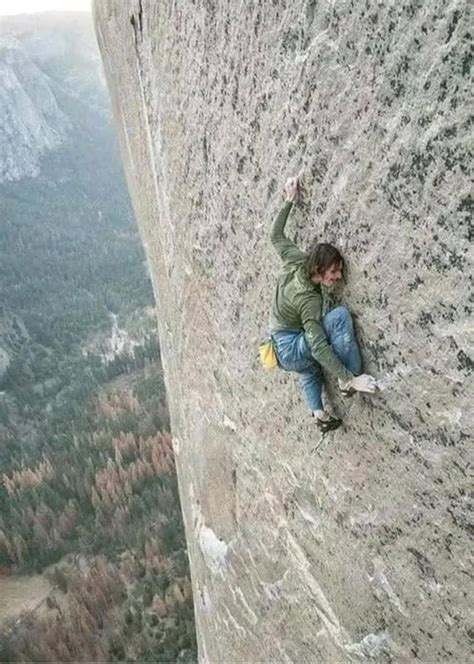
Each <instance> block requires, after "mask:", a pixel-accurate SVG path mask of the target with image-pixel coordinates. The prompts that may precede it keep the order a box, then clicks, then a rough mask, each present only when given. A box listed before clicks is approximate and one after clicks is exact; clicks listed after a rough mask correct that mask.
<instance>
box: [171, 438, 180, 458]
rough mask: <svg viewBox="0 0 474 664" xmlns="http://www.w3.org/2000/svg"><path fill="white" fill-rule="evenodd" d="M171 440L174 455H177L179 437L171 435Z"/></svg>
mask: <svg viewBox="0 0 474 664" xmlns="http://www.w3.org/2000/svg"><path fill="white" fill-rule="evenodd" d="M172 442H173V452H174V455H175V456H178V455H179V446H180V442H179V438H177V437H176V436H173V438H172Z"/></svg>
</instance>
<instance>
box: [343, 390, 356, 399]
mask: <svg viewBox="0 0 474 664" xmlns="http://www.w3.org/2000/svg"><path fill="white" fill-rule="evenodd" d="M340 393H341V395H342V396H343V397H345V398H346V399H347V398H348V397H353V396H354V394H355V393H356V390H354V388H353V387H350V388H349V389H348V390H340Z"/></svg>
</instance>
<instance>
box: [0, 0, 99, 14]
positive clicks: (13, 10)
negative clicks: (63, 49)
mask: <svg viewBox="0 0 474 664" xmlns="http://www.w3.org/2000/svg"><path fill="white" fill-rule="evenodd" d="M91 2H92V0H0V16H2V15H3V16H5V14H36V13H37V12H46V11H51V10H54V9H62V10H68V9H70V10H75V11H77V10H78V9H79V10H82V11H90V8H91Z"/></svg>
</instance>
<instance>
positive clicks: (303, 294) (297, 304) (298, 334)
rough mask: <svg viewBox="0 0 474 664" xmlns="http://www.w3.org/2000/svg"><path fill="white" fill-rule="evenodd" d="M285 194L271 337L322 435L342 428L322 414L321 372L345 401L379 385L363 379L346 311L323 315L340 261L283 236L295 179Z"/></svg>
mask: <svg viewBox="0 0 474 664" xmlns="http://www.w3.org/2000/svg"><path fill="white" fill-rule="evenodd" d="M285 191H286V195H287V196H286V201H285V204H284V206H283V208H282V209H281V210H280V212H279V214H278V216H277V217H276V219H275V221H274V223H273V226H272V231H271V241H272V244H273V246H274V247H275V249H276V250H277V252H278V255H279V256H280V258H281V259H282V260H283V269H282V271H281V273H280V274H279V276H278V278H277V284H276V289H275V294H274V298H273V304H272V310H271V315H270V333H271V337H272V339H273V344H274V347H275V351H276V355H277V360H278V365H279V367H280V368H281V369H284V370H285V371H295V372H297V373H298V374H299V377H300V381H301V386H302V389H303V394H304V397H305V399H306V402H307V404H308V406H309V407H310V409H311V411H312V414H313V416H314V417H315V418H316V422H317V425H318V427H319V429H320V431H322V432H323V433H326V432H327V431H330V430H333V429H337V428H338V427H339V426H340V425H341V423H342V422H341V420H340V419H338V418H336V417H333V416H331V415H330V414H329V413H327V412H326V411H325V410H324V408H323V405H322V399H321V392H322V380H323V377H322V372H321V367H324V369H326V370H327V371H328V372H329V373H331V374H333V375H334V376H335V377H336V378H337V379H338V385H339V389H340V390H341V392H342V394H343V395H345V396H350V395H352V394H353V393H354V392H356V391H358V392H368V393H373V392H375V390H376V388H377V384H376V381H375V378H373V377H372V376H369V375H368V374H362V373H361V369H362V362H361V357H360V352H359V347H358V345H357V341H356V338H355V335H354V326H353V323H352V318H351V314H350V313H349V311H348V310H347V309H346V308H345V307H341V306H339V307H336V308H334V309H332V310H330V311H329V312H328V313H327V314H326V315H324V316H323V315H322V308H323V293H322V289H321V287H322V286H324V287H330V286H332V285H333V284H335V283H337V282H338V281H340V280H341V279H342V274H343V270H344V259H343V258H342V256H341V254H340V253H339V251H338V250H337V249H336V248H335V247H333V246H332V245H330V244H326V243H314V244H313V246H312V248H311V250H310V251H309V253H305V252H303V251H301V250H300V249H298V247H297V246H296V245H295V244H294V243H293V242H292V241H291V240H289V239H288V238H287V237H286V236H285V234H284V229H285V224H286V221H287V219H288V215H289V213H290V210H291V208H292V206H293V203H294V202H295V201H296V200H297V199H298V197H299V196H300V193H301V188H300V185H299V181H298V178H296V177H294V178H290V179H289V180H287V182H286V184H285Z"/></svg>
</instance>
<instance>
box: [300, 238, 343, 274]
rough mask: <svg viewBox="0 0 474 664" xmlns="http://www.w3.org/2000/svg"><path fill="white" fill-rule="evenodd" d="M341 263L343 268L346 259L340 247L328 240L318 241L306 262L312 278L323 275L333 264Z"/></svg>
mask: <svg viewBox="0 0 474 664" xmlns="http://www.w3.org/2000/svg"><path fill="white" fill-rule="evenodd" d="M339 264H340V265H341V269H343V268H344V259H343V257H342V256H341V254H340V252H339V249H336V247H333V246H332V244H327V242H317V243H315V244H313V246H312V247H311V249H310V251H309V256H308V260H307V262H306V270H307V275H308V277H309V278H310V279H311V277H314V276H316V275H319V276H320V277H322V276H323V275H324V273H325V272H326V270H329V268H330V267H332V266H333V265H339Z"/></svg>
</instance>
